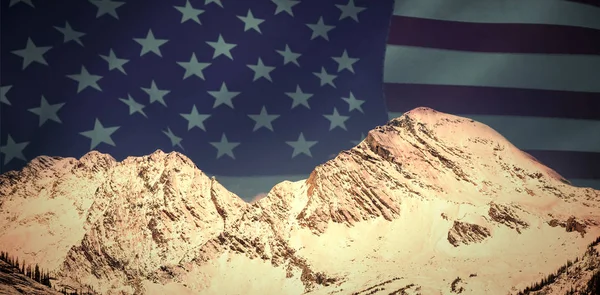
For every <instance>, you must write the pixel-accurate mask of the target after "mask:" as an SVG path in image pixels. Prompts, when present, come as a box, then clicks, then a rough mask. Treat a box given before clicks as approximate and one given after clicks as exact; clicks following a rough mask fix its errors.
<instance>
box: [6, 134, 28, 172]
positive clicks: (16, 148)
mask: <svg viewBox="0 0 600 295" xmlns="http://www.w3.org/2000/svg"><path fill="white" fill-rule="evenodd" d="M28 144H29V141H27V142H20V143H16V142H15V141H14V140H13V139H12V137H11V136H10V134H9V135H8V138H6V145H4V146H1V147H0V153H3V154H4V165H6V164H8V162H10V161H11V160H12V159H15V158H16V159H21V160H23V161H27V159H26V158H25V156H24V155H23V149H24V148H25V147H26V146H27V145H28Z"/></svg>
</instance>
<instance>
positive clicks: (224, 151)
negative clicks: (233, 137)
mask: <svg viewBox="0 0 600 295" xmlns="http://www.w3.org/2000/svg"><path fill="white" fill-rule="evenodd" d="M210 144H211V145H212V146H214V147H215V148H217V159H218V158H220V157H222V156H223V155H228V156H229V157H231V158H232V159H235V156H234V155H233V149H234V148H235V147H237V146H238V145H240V143H239V142H229V141H228V140H227V136H225V133H223V135H221V141H220V142H210Z"/></svg>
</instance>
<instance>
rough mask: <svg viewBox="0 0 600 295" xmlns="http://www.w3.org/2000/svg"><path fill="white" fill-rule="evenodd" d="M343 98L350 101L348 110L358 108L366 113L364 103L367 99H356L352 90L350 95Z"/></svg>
mask: <svg viewBox="0 0 600 295" xmlns="http://www.w3.org/2000/svg"><path fill="white" fill-rule="evenodd" d="M342 99H343V100H344V101H345V102H347V103H348V112H351V111H352V110H358V111H359V112H361V113H364V112H363V109H362V104H363V103H365V101H364V100H360V99H356V98H355V97H354V94H352V92H350V97H342Z"/></svg>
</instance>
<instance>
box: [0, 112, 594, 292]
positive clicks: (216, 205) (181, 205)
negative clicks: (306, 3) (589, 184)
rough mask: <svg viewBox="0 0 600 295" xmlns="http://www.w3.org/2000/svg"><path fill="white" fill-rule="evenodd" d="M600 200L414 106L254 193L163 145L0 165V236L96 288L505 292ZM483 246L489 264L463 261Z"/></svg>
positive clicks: (488, 132)
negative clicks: (245, 193) (6, 168)
mask: <svg viewBox="0 0 600 295" xmlns="http://www.w3.org/2000/svg"><path fill="white" fill-rule="evenodd" d="M34 196H35V197H34ZM599 200H600V192H599V191H596V190H593V189H589V188H575V187H572V186H570V185H569V183H568V181H566V180H565V179H564V178H562V177H561V176H560V175H559V174H557V173H556V172H555V171H553V170H552V169H550V168H548V167H545V166H543V165H542V164H541V163H539V161H537V160H536V159H535V158H533V157H531V156H530V155H529V154H527V153H525V152H522V151H520V150H519V149H517V148H516V147H514V146H513V145H512V144H510V143H509V142H508V141H507V140H506V139H505V138H504V137H502V136H501V135H500V134H498V133H497V132H496V131H494V130H493V129H491V128H489V127H488V126H485V125H483V124H481V123H478V122H475V121H473V120H470V119H466V118H460V117H457V116H453V115H449V114H444V113H440V112H437V111H435V110H432V109H428V108H417V109H415V110H412V111H410V112H407V113H406V114H404V115H403V116H401V117H399V118H396V119H393V120H390V121H389V122H388V123H387V124H386V125H383V126H378V127H376V128H375V129H373V130H372V131H370V132H369V133H368V135H367V137H366V138H365V139H364V140H363V141H362V142H361V143H359V144H358V145H357V146H356V147H354V148H352V149H350V150H346V151H342V152H340V153H339V154H338V155H337V156H336V157H335V158H333V159H331V160H329V161H327V162H325V163H323V164H321V165H318V166H317V167H315V169H314V170H313V172H312V173H311V174H310V176H309V177H308V178H307V179H306V180H301V181H296V182H289V181H285V182H282V183H279V184H277V185H275V186H274V187H273V188H272V189H271V191H270V192H269V193H268V194H267V196H266V197H264V198H262V199H260V200H257V201H256V202H254V203H252V204H248V203H246V202H244V201H243V200H242V199H241V198H239V197H238V196H236V195H235V194H233V193H231V192H229V191H227V190H226V188H224V187H223V186H222V185H220V184H219V183H218V181H217V180H216V179H215V178H210V177H208V176H207V175H206V174H205V173H204V172H202V171H201V170H200V169H198V167H196V165H195V164H194V163H193V162H192V161H191V160H190V159H189V158H187V157H185V156H184V155H183V154H180V153H177V152H171V153H164V152H162V151H160V150H157V151H156V152H154V153H152V154H150V155H147V156H142V157H128V158H127V159H124V160H123V161H121V162H117V161H115V160H114V158H112V157H110V156H109V155H105V154H101V153H99V152H96V151H92V152H90V153H88V154H86V155H84V156H83V157H82V158H81V159H79V160H77V159H74V158H58V157H47V156H42V157H38V158H36V159H34V160H32V161H31V163H29V164H28V165H27V166H26V167H25V168H23V170H21V171H19V172H8V173H5V174H3V175H0V219H2V218H5V219H6V220H9V222H8V223H7V224H6V225H5V226H2V227H0V246H2V247H4V248H5V249H10V250H11V251H14V252H18V253H21V254H24V258H26V259H27V260H28V261H32V260H35V261H39V263H40V265H41V266H43V267H45V268H49V269H52V270H54V271H55V272H56V277H57V278H59V279H58V280H57V281H56V282H53V284H55V285H57V286H59V287H60V286H69V287H73V286H82V285H89V286H93V287H94V289H95V290H97V291H99V292H100V293H101V294H155V293H156V294H164V293H165V292H176V293H178V294H215V293H219V294H241V293H240V292H243V293H244V294H271V293H273V294H275V293H277V294H280V292H281V290H286V292H287V293H286V294H335V293H340V292H341V293H342V294H346V293H356V294H362V293H365V294H366V293H367V292H371V293H369V294H388V293H389V292H390V291H391V292H392V293H394V292H396V293H397V294H401V293H403V292H404V293H409V292H413V293H412V294H417V293H422V294H438V293H439V294H442V293H444V292H450V291H451V290H452V289H456V288H459V287H460V288H463V290H464V292H465V293H468V294H481V293H478V292H492V293H494V292H498V293H503V294H506V293H507V292H511V290H512V289H511V288H513V289H515V290H518V289H519V288H521V289H522V288H524V287H525V286H526V285H527V284H530V283H531V282H533V281H535V280H536V278H537V277H539V276H540V275H539V273H543V271H544V270H545V269H552V268H554V267H558V266H559V263H562V261H563V260H565V261H566V258H573V257H575V256H577V255H579V254H581V253H583V252H582V251H584V249H585V247H586V246H587V244H588V243H589V242H590V241H591V240H590V239H593V238H595V237H596V236H598V235H600V229H599V227H598V225H599V224H600V209H599V206H600V203H599V202H598V201H599ZM35 234H42V236H43V238H37V239H36V238H32V235H35ZM403 237H404V238H403ZM44 241H45V242H44ZM540 241H543V243H545V244H546V245H542V244H540ZM567 242H568V243H569V245H567ZM34 245H35V246H34ZM532 245H533V246H532ZM535 246H537V248H536V247H535ZM422 249H425V251H424V250H422ZM519 249H520V250H519ZM517 250H519V251H517ZM556 251H560V252H556ZM553 253H560V255H558V254H554V255H555V256H552V255H553ZM332 257H334V258H335V259H334V260H335V262H336V263H327V260H328V259H330V258H332ZM563 258H565V259H563ZM561 259H562V260H561ZM486 261H488V262H489V261H495V262H496V263H500V265H502V266H501V267H500V268H499V269H494V268H489V267H487V268H485V267H484V271H483V272H479V273H478V275H477V276H475V277H470V276H469V275H470V274H471V273H472V272H474V270H473V269H474V268H476V266H477V265H482V263H486ZM398 263H400V264H398ZM517 268H518V269H519V271H518V272H517V271H515V269H517ZM415 269H416V271H415ZM445 270H447V271H453V272H454V273H456V274H459V275H460V276H461V277H464V278H463V279H462V280H461V281H460V284H459V283H456V284H452V285H453V286H450V283H449V282H450V281H452V280H454V279H455V277H451V276H450V277H448V276H447V275H445V274H444V271H445ZM502 271H504V273H503V272H502ZM461 273H463V274H462V275H461ZM465 274H466V275H465ZM453 275H454V274H453ZM492 277H495V278H496V279H495V280H492V279H491V278H492ZM446 280H447V281H448V283H446ZM384 282H385V284H384ZM459 285H460V286H459ZM361 290H362V291H361ZM365 290H367V291H365ZM346 291H348V292H346ZM363 291H364V292H363ZM513 291H514V290H513ZM261 292H267V293H261ZM268 292H271V293H268ZM385 292H387V293H385ZM490 294H491V293H490Z"/></svg>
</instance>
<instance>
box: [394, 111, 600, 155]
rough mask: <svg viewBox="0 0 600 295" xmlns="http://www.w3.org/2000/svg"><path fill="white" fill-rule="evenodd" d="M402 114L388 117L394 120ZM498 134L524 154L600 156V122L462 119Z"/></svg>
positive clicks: (535, 119)
mask: <svg viewBox="0 0 600 295" xmlns="http://www.w3.org/2000/svg"><path fill="white" fill-rule="evenodd" d="M401 115H402V113H393V112H390V113H388V116H389V118H390V119H392V118H397V117H400V116H401ZM459 116H461V117H466V118H471V119H473V120H475V121H477V122H481V123H483V124H485V125H488V126H489V127H491V128H493V129H494V130H496V131H497V132H498V133H500V134H502V136H504V137H505V138H506V139H507V140H508V141H510V142H511V143H512V144H514V145H515V146H516V147H518V148H520V149H522V150H546V151H575V152H593V153H600V131H599V130H600V121H594V120H580V119H564V118H541V117H520V116H481V115H459Z"/></svg>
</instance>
